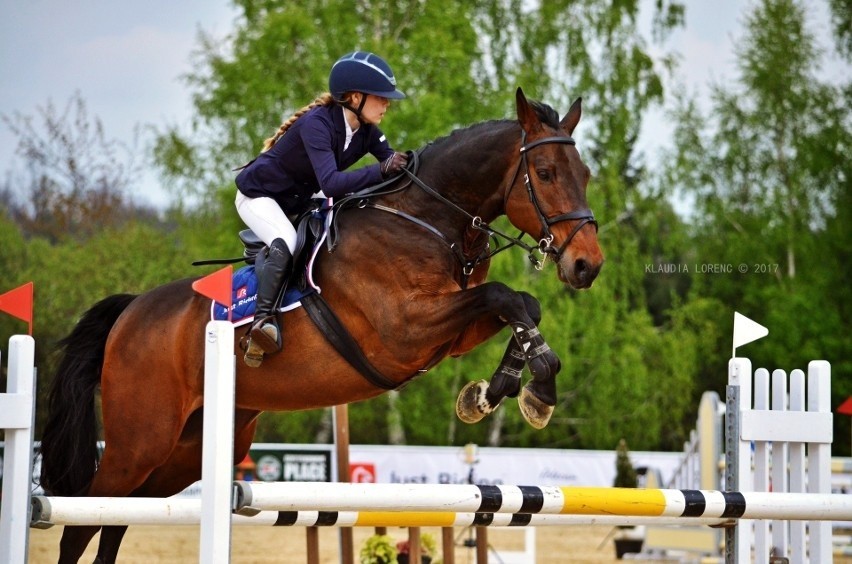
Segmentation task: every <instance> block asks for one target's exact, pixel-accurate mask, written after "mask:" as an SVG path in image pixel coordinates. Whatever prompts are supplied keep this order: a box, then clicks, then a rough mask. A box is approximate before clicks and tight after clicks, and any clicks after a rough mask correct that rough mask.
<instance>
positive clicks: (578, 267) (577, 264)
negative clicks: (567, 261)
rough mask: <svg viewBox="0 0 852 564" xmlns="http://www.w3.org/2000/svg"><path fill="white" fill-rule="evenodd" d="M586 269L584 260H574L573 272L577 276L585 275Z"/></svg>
mask: <svg viewBox="0 0 852 564" xmlns="http://www.w3.org/2000/svg"><path fill="white" fill-rule="evenodd" d="M587 270H588V265H586V261H584V260H583V259H578V260H576V261H574V274H576V275H577V277H579V278H582V277H585V275H586V271H587Z"/></svg>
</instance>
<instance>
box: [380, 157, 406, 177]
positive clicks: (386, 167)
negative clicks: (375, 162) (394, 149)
mask: <svg viewBox="0 0 852 564" xmlns="http://www.w3.org/2000/svg"><path fill="white" fill-rule="evenodd" d="M407 164H408V155H406V154H405V153H394V154H393V155H391V156H389V157H388V158H387V159H385V160H384V162H382V164H381V171H382V177H383V178H388V177H389V176H395V175H397V174H399V173H400V172H402V169H404V168H405V166H406V165H407Z"/></svg>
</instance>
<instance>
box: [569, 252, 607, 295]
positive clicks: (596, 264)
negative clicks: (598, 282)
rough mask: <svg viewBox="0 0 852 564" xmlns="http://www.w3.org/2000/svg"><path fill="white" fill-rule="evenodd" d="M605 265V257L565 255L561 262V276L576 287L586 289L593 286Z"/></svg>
mask: <svg viewBox="0 0 852 564" xmlns="http://www.w3.org/2000/svg"><path fill="white" fill-rule="evenodd" d="M602 266H603V258H600V259H599V260H594V259H591V258H589V257H579V258H574V259H572V258H570V257H567V256H566V257H563V259H562V260H561V261H560V263H559V278H560V279H561V280H562V281H563V282H565V283H566V284H568V285H569V286H571V287H572V288H574V289H575V290H584V289H586V288H589V287H591V285H592V282H594V281H595V278H597V277H598V274H599V273H600V271H601V267H602Z"/></svg>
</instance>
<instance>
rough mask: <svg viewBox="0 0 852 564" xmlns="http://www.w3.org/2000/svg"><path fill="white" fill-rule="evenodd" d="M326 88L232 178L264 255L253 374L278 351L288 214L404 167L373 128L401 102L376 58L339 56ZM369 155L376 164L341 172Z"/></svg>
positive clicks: (289, 245)
mask: <svg viewBox="0 0 852 564" xmlns="http://www.w3.org/2000/svg"><path fill="white" fill-rule="evenodd" d="M328 85H329V92H327V93H325V94H322V95H321V96H319V97H318V98H317V99H316V100H314V101H313V102H312V103H311V104H309V105H307V106H305V107H304V108H302V109H301V110H299V111H297V112H296V113H295V114H293V116H291V117H290V118H289V119H288V120H286V121H285V122H284V123H282V124H281V126H280V127H279V128H278V130H277V131H276V132H275V134H274V135H273V136H272V137H270V138H269V139H267V140H266V141H265V142H264V147H263V151H262V152H261V153H260V154H259V155H258V156H257V158H256V159H254V160H253V161H252V162H251V163H249V164H248V165H246V166H245V167H244V168H243V169H242V171H241V172H240V173H239V174H238V175H237V178H236V184H237V188H238V190H237V198H236V206H237V212H238V213H239V215H240V218H241V219H242V220H243V222H245V224H246V225H247V226H248V227H249V228H250V229H251V230H252V231H254V233H255V234H256V235H257V236H258V237H259V238H260V239H261V240H263V242H264V243H266V245H268V247H269V255H268V257H267V260H266V263H265V264H264V267H263V270H262V273H261V277H260V280H259V281H258V290H257V302H256V304H255V315H254V321H253V323H252V327H251V330H250V333H249V335H250V340H249V344H248V347H247V349H246V353H245V357H244V360H245V363H246V364H247V365H249V366H252V367H257V366H260V364H261V363H262V362H263V355H264V354H272V353H275V352H278V351H280V350H281V328H280V327H279V325H278V319H277V316H276V314H275V305H276V302H277V301H278V296H279V295H280V293H281V292H283V290H284V285H285V284H286V280H287V278H288V277H289V274H290V272H289V270H290V268H291V264H292V261H293V252H294V250H295V247H296V230H295V229H294V227H293V224H292V223H291V222H290V220H289V219H288V218H287V214H289V213H296V212H299V211H301V210H302V209H303V206H304V205H305V204H306V203H307V202H308V201H309V200H310V198H311V196H312V195H313V194H315V193H317V192H322V193H323V194H324V195H325V197H329V198H336V197H339V196H342V195H344V194H348V193H351V192H356V191H358V190H360V189H362V188H366V187H367V186H370V185H373V184H377V183H379V182H381V181H382V180H383V179H384V178H387V177H389V176H392V175H394V174H397V173H399V172H400V171H401V170H402V169H403V168H404V167H405V165H406V164H407V163H408V157H407V156H406V155H405V154H404V153H399V152H395V151H394V150H393V149H391V147H390V146H389V144H388V142H387V140H386V139H385V136H384V134H383V133H382V132H381V130H380V129H379V128H378V127H377V126H378V124H379V123H381V121H382V118H383V117H384V115H385V112H386V111H387V109H388V106H389V104H390V100H395V99H401V98H405V94H403V93H402V92H400V91H399V90H397V89H396V79H395V77H394V74H393V71H392V70H391V68H390V66H389V65H388V64H387V63H386V62H385V61H384V60H383V59H382V58H381V57H379V56H378V55H375V54H373V53H368V52H365V51H356V52H353V53H348V54H346V55H344V56H342V57H341V58H340V59H338V60H337V62H336V63H334V65H333V66H332V68H331V73H330V75H329V79H328ZM285 133H286V135H285ZM367 153H370V154H372V155H373V156H374V157H376V159H377V160H378V161H379V162H378V163H376V164H373V165H369V166H366V167H363V168H359V169H358V170H354V171H349V172H343V171H345V170H346V169H347V168H349V167H350V166H352V165H353V164H354V163H355V162H357V161H358V160H359V159H360V158H361V157H363V156H364V155H366V154H367Z"/></svg>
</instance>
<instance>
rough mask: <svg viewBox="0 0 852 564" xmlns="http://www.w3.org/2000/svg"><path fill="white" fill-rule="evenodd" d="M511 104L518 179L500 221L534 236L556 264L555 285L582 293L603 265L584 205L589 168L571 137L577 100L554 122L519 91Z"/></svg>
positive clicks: (550, 112) (549, 113)
mask: <svg viewBox="0 0 852 564" xmlns="http://www.w3.org/2000/svg"><path fill="white" fill-rule="evenodd" d="M516 98H517V106H518V121H519V122H520V125H521V130H522V134H521V139H520V150H519V153H520V154H519V155H518V158H519V160H520V162H519V163H518V167H519V168H518V170H519V174H517V175H516V176H515V179H514V182H513V183H512V186H510V187H509V192H508V194H507V196H506V203H505V209H506V215H507V216H508V217H509V220H510V221H511V222H512V223H513V224H514V225H515V226H516V227H518V228H519V229H522V230H524V231H525V232H527V233H529V234H531V235H533V236H537V238H538V240H539V248H540V250H541V251H542V252H544V253H546V254H547V255H548V256H549V257H550V258H552V259H553V260H554V262H556V265H557V268H558V275H559V279H560V280H562V281H563V282H565V283H566V284H570V285H571V286H572V287H573V288H578V289H579V288H588V287H589V286H591V285H592V282H593V281H594V280H595V277H597V275H598V272H600V269H601V265H602V264H603V260H604V259H603V254H602V253H601V249H600V247H599V246H598V237H597V231H598V229H597V222H596V221H595V218H594V215H592V212H591V210H589V205H588V203H587V202H586V186H587V185H588V183H589V177H590V173H589V168H588V167H587V166H586V165H585V164H584V163H583V161H582V159H580V154H579V153H578V152H577V148H576V146H575V145H574V139H573V138H572V137H571V134H572V133H573V132H574V128H575V127H576V126H577V122H579V121H580V113H581V110H580V99H579V98H578V99H577V100H576V101H575V102H574V103H573V104H572V105H571V109H570V110H568V113H567V114H566V115H565V117H564V118H563V119H562V121H558V119H559V116H558V115H557V114H556V112H553V110H551V109H550V108H549V107H547V106H544V105H538V104H534V103H530V102H529V101H528V100H527V98H526V96H524V93H523V91H522V90H521V89H520V88H518V91H517V96H516Z"/></svg>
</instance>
